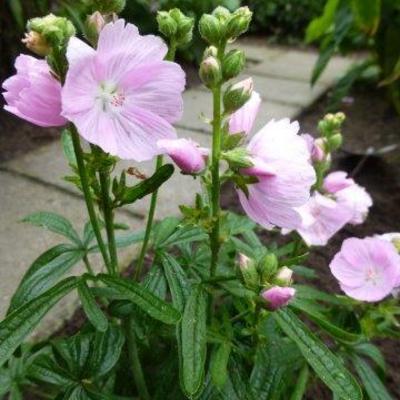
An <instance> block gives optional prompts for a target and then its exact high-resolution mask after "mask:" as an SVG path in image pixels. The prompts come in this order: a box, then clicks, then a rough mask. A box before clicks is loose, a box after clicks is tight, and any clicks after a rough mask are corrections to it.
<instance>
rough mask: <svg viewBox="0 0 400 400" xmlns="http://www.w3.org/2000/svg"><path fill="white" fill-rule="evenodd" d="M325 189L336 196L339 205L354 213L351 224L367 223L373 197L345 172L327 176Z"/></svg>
mask: <svg viewBox="0 0 400 400" xmlns="http://www.w3.org/2000/svg"><path fill="white" fill-rule="evenodd" d="M323 188H324V189H325V190H326V191H327V192H328V193H331V194H333V195H334V197H335V198H336V200H337V202H338V205H339V206H340V207H343V208H346V209H348V210H350V211H352V216H351V218H350V220H349V221H348V222H349V223H350V224H354V225H357V224H361V223H363V222H364V221H365V219H366V217H367V215H368V210H369V208H370V207H371V206H372V199H371V196H370V195H369V194H368V193H367V191H366V190H365V189H364V188H363V187H362V186H360V185H358V184H357V183H355V182H354V180H353V179H351V178H348V177H347V173H346V172H344V171H336V172H332V173H330V174H329V175H327V176H326V177H325V179H324V184H323Z"/></svg>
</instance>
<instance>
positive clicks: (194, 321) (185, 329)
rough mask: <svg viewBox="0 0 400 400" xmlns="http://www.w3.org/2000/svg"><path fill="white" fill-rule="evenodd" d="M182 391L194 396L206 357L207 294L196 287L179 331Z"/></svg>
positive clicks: (188, 301) (200, 381)
mask: <svg viewBox="0 0 400 400" xmlns="http://www.w3.org/2000/svg"><path fill="white" fill-rule="evenodd" d="M181 348H182V354H181V357H182V371H181V377H182V382H181V383H182V389H183V391H184V392H185V393H186V394H187V395H188V396H189V397H190V396H194V395H195V394H196V393H197V392H198V390H199V389H200V388H201V385H202V383H203V380H204V376H205V362H206V356H207V294H206V293H205V292H204V290H203V288H202V287H201V286H200V285H199V286H196V287H195V288H194V289H193V290H192V292H191V294H190V296H189V298H188V300H187V303H186V306H185V310H184V312H183V316H182V330H181Z"/></svg>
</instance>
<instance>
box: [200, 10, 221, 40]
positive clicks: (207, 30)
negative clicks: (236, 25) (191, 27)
mask: <svg viewBox="0 0 400 400" xmlns="http://www.w3.org/2000/svg"><path fill="white" fill-rule="evenodd" d="M199 31H200V35H201V37H202V38H203V39H204V40H206V41H207V42H208V43H210V44H214V45H218V44H219V43H220V41H221V39H222V38H223V37H224V36H225V32H224V31H225V29H224V26H223V23H222V22H221V21H220V20H219V19H218V18H217V17H215V16H214V15H210V14H204V15H203V16H202V17H201V18H200V21H199Z"/></svg>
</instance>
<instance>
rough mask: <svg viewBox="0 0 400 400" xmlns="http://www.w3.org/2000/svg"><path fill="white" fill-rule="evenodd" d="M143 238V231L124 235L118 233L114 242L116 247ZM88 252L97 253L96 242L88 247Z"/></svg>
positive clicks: (138, 241) (130, 243)
mask: <svg viewBox="0 0 400 400" xmlns="http://www.w3.org/2000/svg"><path fill="white" fill-rule="evenodd" d="M143 238H144V231H141V232H135V233H129V234H126V235H119V236H117V237H116V238H115V244H116V245H117V247H118V248H123V247H128V246H131V245H132V244H136V243H140V242H141V241H142V240H143ZM88 251H89V252H90V253H98V252H99V251H100V249H99V246H98V245H97V244H96V245H94V246H92V247H90V248H89V250H88Z"/></svg>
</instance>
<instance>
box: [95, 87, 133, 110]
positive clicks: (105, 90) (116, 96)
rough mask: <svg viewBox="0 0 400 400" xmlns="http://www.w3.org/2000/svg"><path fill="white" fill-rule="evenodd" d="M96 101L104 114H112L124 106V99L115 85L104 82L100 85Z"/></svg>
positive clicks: (123, 95)
mask: <svg viewBox="0 0 400 400" xmlns="http://www.w3.org/2000/svg"><path fill="white" fill-rule="evenodd" d="M96 100H97V102H98V103H99V105H100V107H101V108H102V110H103V111H104V112H113V111H117V110H118V109H119V108H121V107H122V106H123V105H124V103H125V100H126V97H125V94H124V93H123V92H122V91H121V90H120V89H119V88H118V86H117V85H116V84H115V83H112V82H107V81H106V82H102V83H101V84H100V86H99V88H98V93H97V96H96Z"/></svg>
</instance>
